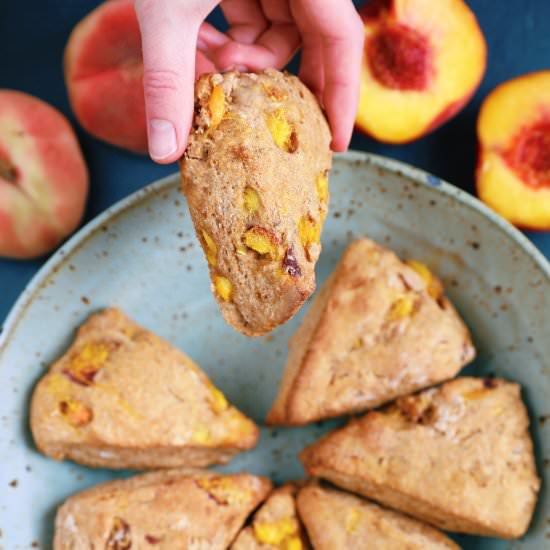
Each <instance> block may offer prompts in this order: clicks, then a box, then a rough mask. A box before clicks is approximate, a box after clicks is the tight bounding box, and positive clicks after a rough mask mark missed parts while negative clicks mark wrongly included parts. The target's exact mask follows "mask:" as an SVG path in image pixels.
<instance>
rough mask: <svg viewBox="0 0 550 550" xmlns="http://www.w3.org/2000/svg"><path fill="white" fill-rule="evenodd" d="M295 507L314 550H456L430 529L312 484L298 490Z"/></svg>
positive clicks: (393, 513) (454, 546)
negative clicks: (296, 506) (375, 549)
mask: <svg viewBox="0 0 550 550" xmlns="http://www.w3.org/2000/svg"><path fill="white" fill-rule="evenodd" d="M297 503H298V511H299V514H300V517H301V519H302V521H303V522H304V524H305V526H306V529H307V533H308V535H309V538H310V540H311V543H312V545H313V547H314V548H315V550H335V549H340V548H342V549H344V548H353V550H371V549H372V548H383V549H384V550H403V549H404V548H406V549H407V550H460V548H459V546H457V545H456V544H455V543H454V542H453V541H452V540H451V539H449V538H448V537H446V536H445V535H444V534H443V533H441V532H440V531H438V530H437V529H434V528H433V527H430V526H428V525H426V524H424V523H422V522H420V521H417V520H415V519H412V518H410V517H408V516H405V515H403V514H400V513H398V512H394V511H392V510H388V509H387V508H382V507H381V506H378V505H376V504H374V503H373V502H370V501H367V500H365V499H363V498H360V497H358V496H355V495H351V494H347V493H344V492H342V491H338V490H336V489H332V488H328V487H324V486H320V485H318V484H316V483H314V482H312V483H310V484H309V485H308V486H307V487H304V488H303V489H301V490H300V492H299V494H298V499H297Z"/></svg>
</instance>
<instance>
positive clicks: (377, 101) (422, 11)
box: [356, 0, 486, 143]
mask: <svg viewBox="0 0 550 550" xmlns="http://www.w3.org/2000/svg"><path fill="white" fill-rule="evenodd" d="M392 5H393V9H392V13H391V15H387V16H386V17H388V20H387V22H385V23H384V24H388V25H391V24H395V23H398V24H401V25H404V26H406V27H409V28H411V29H414V30H415V31H417V32H418V33H419V34H421V35H422V36H424V37H425V38H426V39H427V40H428V42H429V46H430V48H431V50H432V54H431V64H432V67H431V73H432V74H431V78H430V79H429V83H428V86H427V88H426V89H425V90H422V91H418V90H398V89H391V88H388V87H386V86H384V85H383V84H381V83H380V82H379V81H378V80H377V79H376V78H375V77H374V76H373V74H372V72H371V70H370V68H369V64H368V63H367V62H366V61H364V62H363V65H362V71H361V92H360V101H359V110H358V115H357V119H356V122H357V125H358V126H359V127H360V128H362V129H363V130H365V131H366V132H368V133H369V134H371V135H372V136H374V137H375V138H377V139H380V140H381V141H387V142H390V143H404V142H407V141H410V140H412V139H415V138H417V137H420V136H421V135H423V134H425V133H426V132H427V131H429V129H430V128H431V127H432V126H435V125H437V122H438V119H439V117H444V116H445V111H446V110H447V109H452V108H453V106H456V105H458V104H459V103H460V102H461V101H463V100H465V99H466V98H467V97H468V96H469V95H470V94H471V93H472V92H473V90H474V89H475V88H476V86H477V84H478V83H479V81H480V80H481V77H482V75H483V72H484V70H485V60H486V44H485V41H484V38H483V35H482V34H481V31H480V30H479V27H478V24H477V21H476V19H475V16H474V15H473V13H472V12H471V11H470V10H469V8H468V7H467V6H466V4H464V2H463V1H462V0H438V1H437V2H433V0H394V1H393V3H392ZM380 25H381V23H380V21H372V20H370V21H366V23H365V38H366V43H367V44H368V41H369V40H370V39H372V37H373V36H374V35H375V33H377V32H379V31H380Z"/></svg>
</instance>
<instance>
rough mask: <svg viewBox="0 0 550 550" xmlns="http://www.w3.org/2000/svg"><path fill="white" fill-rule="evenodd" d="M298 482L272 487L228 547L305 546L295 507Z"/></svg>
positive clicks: (280, 549)
mask: <svg viewBox="0 0 550 550" xmlns="http://www.w3.org/2000/svg"><path fill="white" fill-rule="evenodd" d="M298 488H299V484H298V483H287V484H285V485H283V486H282V487H279V488H277V489H275V490H274V491H273V492H272V493H271V494H270V495H269V497H268V499H267V500H266V501H265V502H264V503H263V504H262V506H261V508H260V509H259V510H258V511H257V512H256V513H255V514H254V517H253V519H252V523H251V525H249V526H247V527H245V528H244V529H243V530H242V531H241V532H240V533H239V536H238V537H237V539H236V540H235V542H234V543H233V545H232V546H231V550H308V549H309V548H310V546H309V544H308V542H307V540H306V537H305V533H304V530H303V527H302V524H301V522H300V520H299V518H298V514H297V511H296V493H297V491H298Z"/></svg>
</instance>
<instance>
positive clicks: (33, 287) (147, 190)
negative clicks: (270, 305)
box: [0, 150, 550, 361]
mask: <svg viewBox="0 0 550 550" xmlns="http://www.w3.org/2000/svg"><path fill="white" fill-rule="evenodd" d="M335 158H337V159H343V160H344V161H347V162H354V161H355V162H362V163H368V164H371V165H373V166H375V167H380V168H383V169H384V170H387V171H389V172H393V173H395V174H399V175H404V176H406V177H408V178H410V179H411V180H412V181H414V182H416V183H418V184H419V185H422V186H424V187H428V188H431V189H433V190H434V191H436V192H439V193H442V194H443V195H445V196H447V197H450V198H452V199H455V200H457V201H458V202H459V203H461V204H462V205H464V206H466V207H467V208H469V209H471V210H474V211H476V212H478V213H479V214H481V215H482V216H483V217H485V218H487V219H488V221H489V222H490V223H492V224H493V225H494V226H496V228H497V229H499V230H500V231H501V232H502V233H504V235H506V236H507V237H508V238H509V239H510V240H511V241H513V242H514V243H515V244H516V245H518V246H519V247H520V248H521V249H522V250H523V251H524V252H525V253H526V254H527V255H528V256H529V257H530V258H531V259H532V260H533V263H534V264H535V266H537V268H538V269H539V270H540V271H541V273H542V274H544V275H545V276H546V279H547V281H548V284H549V285H550V261H549V260H547V259H546V257H545V256H544V255H543V253H542V252H541V251H540V250H539V249H538V248H537V247H536V246H535V245H534V244H533V243H532V242H531V241H530V240H529V239H528V238H527V237H526V236H525V235H524V234H523V233H522V232H521V231H520V230H519V229H517V228H516V227H514V226H513V225H512V224H511V223H510V222H508V221H507V220H505V219H504V218H503V217H501V216H500V215H499V214H497V213H496V212H494V211H493V210H491V209H490V208H489V207H488V206H487V205H485V204H484V203H483V202H482V201H481V200H479V199H478V198H477V197H475V196H474V195H471V194H470V193H468V192H467V191H464V190H462V189H460V188H459V187H457V186H455V185H453V184H451V183H449V182H448V181H446V180H444V179H442V178H440V177H439V176H435V175H434V174H431V173H430V172H428V171H426V170H423V169H421V168H417V167H415V166H413V165H411V164H408V163H406V162H402V161H400V160H396V159H393V158H389V157H385V156H383V155H376V154H373V153H367V152H364V151H357V150H349V151H346V152H345V153H338V154H336V155H335ZM178 178H179V173H178V172H174V173H172V174H169V175H168V176H165V177H163V178H161V179H159V180H155V181H154V182H152V183H150V184H148V185H146V186H145V187H143V188H141V189H138V190H137V191H135V192H133V193H131V194H130V195H128V196H126V197H124V198H122V199H121V200H119V201H117V202H115V203H114V204H112V205H111V206H109V207H108V208H106V209H105V210H104V211H103V212H100V213H99V214H98V215H97V216H95V217H94V218H92V219H91V220H90V221H88V222H87V223H86V224H84V225H83V226H82V227H80V228H79V229H78V230H77V231H76V232H75V233H74V234H73V235H72V236H71V237H70V238H69V239H68V240H66V241H65V242H64V243H62V244H61V246H60V247H59V248H58V249H57V250H56V251H55V252H54V253H53V254H52V255H51V257H50V258H49V259H48V260H47V261H46V262H45V263H44V265H43V266H42V267H41V268H40V269H39V270H38V271H37V272H36V273H35V274H34V276H33V277H32V278H31V280H30V281H29V283H28V284H27V285H26V286H25V288H24V289H23V291H22V292H21V294H20V295H19V297H18V298H17V300H16V301H15V303H14V304H13V306H12V307H11V308H10V310H9V312H8V315H7V316H6V318H5V320H4V323H3V330H2V332H1V333H0V361H1V360H2V357H3V355H4V353H5V351H6V349H7V348H8V346H9V343H10V340H11V339H12V337H13V335H14V334H15V330H16V328H17V325H18V324H19V322H20V321H21V320H22V318H23V315H24V313H25V311H26V310H27V308H28V307H30V305H31V304H32V302H33V300H34V298H35V296H36V294H37V293H38V292H39V290H40V289H41V288H42V287H43V286H44V283H45V281H46V279H47V278H48V277H49V276H50V275H51V273H55V272H56V271H58V270H59V268H60V267H61V265H62V264H63V263H65V262H66V261H67V260H68V258H69V257H70V256H71V255H72V254H73V253H74V252H75V251H77V250H78V249H79V248H81V247H82V246H84V244H85V243H86V242H87V241H88V239H90V238H91V237H93V235H94V234H95V233H97V232H98V231H99V230H100V229H101V227H102V226H104V225H106V224H107V223H109V222H110V221H112V220H113V219H116V218H117V217H119V216H121V215H122V214H124V213H125V212H127V211H128V210H130V209H132V208H135V207H136V206H138V205H139V204H140V203H141V202H142V201H144V200H145V199H146V198H148V197H149V196H151V195H155V194H158V193H161V192H162V191H164V189H165V188H166V187H169V186H170V185H173V183H174V182H175V181H177V179H178Z"/></svg>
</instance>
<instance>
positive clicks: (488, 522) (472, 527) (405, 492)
mask: <svg viewBox="0 0 550 550" xmlns="http://www.w3.org/2000/svg"><path fill="white" fill-rule="evenodd" d="M528 425H529V419H528V416H527V411H526V409H525V406H524V405H523V402H522V401H521V397H520V387H519V385H518V384H514V383H511V382H507V381H505V380H500V379H494V378H488V379H482V378H457V379H456V380H453V381H451V382H447V383H445V384H443V385H442V386H441V387H439V388H436V389H430V390H426V391H423V392H421V393H419V394H418V395H414V396H409V397H403V398H400V399H398V400H397V402H396V403H394V404H392V405H390V406H389V407H388V408H386V409H385V410H382V411H379V412H370V413H368V414H367V415H366V416H364V417H363V418H361V419H360V420H353V421H351V422H350V423H349V424H348V425H347V426H346V427H344V428H342V429H340V430H337V431H335V432H332V433H330V434H328V435H327V436H325V437H324V438H322V439H321V440H319V441H318V442H317V443H314V444H313V445H311V446H310V447H308V448H307V449H306V450H304V451H303V452H302V454H301V460H302V462H303V463H304V465H305V467H306V470H307V471H308V473H309V474H311V475H314V476H319V477H321V478H324V479H327V480H330V481H331V482H333V483H334V484H336V485H339V486H341V487H344V488H346V489H349V490H351V491H354V492H356V493H359V494H362V495H365V496H367V497H370V498H372V499H373V500H376V501H378V502H380V503H382V504H385V505H387V506H389V507H390V508H394V509H396V510H401V511H403V512H405V513H407V514H409V515H411V516H414V517H416V518H419V519H423V520H425V521H427V522H429V523H431V524H433V525H435V526H437V527H440V528H442V529H445V530H448V531H457V532H461V533H472V534H479V535H488V536H495V537H502V538H517V537H520V536H522V535H523V534H524V533H525V531H526V530H527V528H528V526H529V522H530V520H531V516H532V514H533V509H534V507H535V502H536V498H537V492H538V490H539V486H540V482H539V480H538V478H537V472H536V469H535V462H534V459H533V444H532V442H531V438H530V436H529V432H528Z"/></svg>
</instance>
